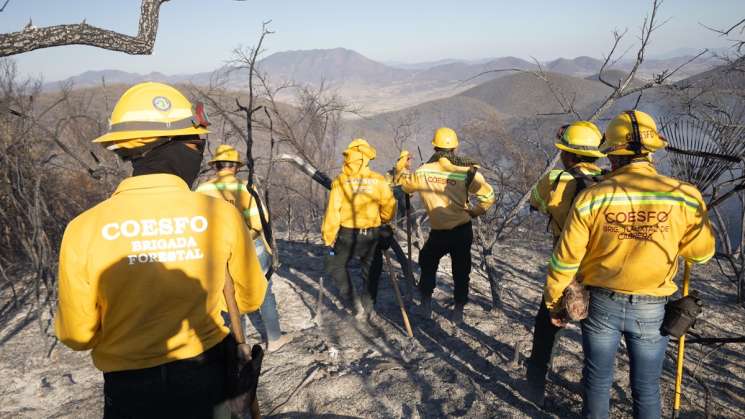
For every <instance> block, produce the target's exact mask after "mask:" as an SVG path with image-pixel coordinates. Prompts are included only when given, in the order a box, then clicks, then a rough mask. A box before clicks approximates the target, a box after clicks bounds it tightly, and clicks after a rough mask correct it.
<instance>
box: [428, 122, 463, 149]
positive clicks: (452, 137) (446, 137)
mask: <svg viewBox="0 0 745 419" xmlns="http://www.w3.org/2000/svg"><path fill="white" fill-rule="evenodd" d="M432 145H433V146H435V147H437V148H444V149H451V148H455V147H458V135H457V134H455V131H453V130H451V129H450V128H447V127H442V128H437V131H435V136H434V138H432Z"/></svg>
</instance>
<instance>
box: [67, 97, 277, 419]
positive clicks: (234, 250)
mask: <svg viewBox="0 0 745 419" xmlns="http://www.w3.org/2000/svg"><path fill="white" fill-rule="evenodd" d="M208 124H209V122H208V120H207V118H206V115H205V114H204V110H203V107H202V105H201V104H197V105H196V106H192V104H191V103H190V102H189V100H188V99H187V98H186V97H184V95H182V94H181V93H180V92H179V91H178V90H176V89H174V88H173V87H170V86H168V85H164V84H160V83H141V84H137V85H135V86H133V87H132V88H130V89H129V90H127V91H126V92H125V93H124V94H123V95H122V97H121V98H120V99H119V101H118V102H117V104H116V106H115V107H114V110H113V112H112V115H111V126H110V128H109V132H108V133H106V134H105V135H103V136H101V137H99V138H97V139H96V140H94V142H96V143H100V144H102V145H105V146H106V147H107V148H108V149H109V150H113V151H114V152H115V153H117V154H118V155H119V156H120V157H122V158H123V159H125V160H129V161H131V163H132V168H133V173H132V177H129V178H126V179H124V180H123V181H122V182H121V183H120V184H119V187H117V189H116V190H115V191H114V193H113V195H112V196H111V197H110V198H109V199H107V200H105V201H103V202H102V203H100V204H98V205H96V206H95V207H93V208H91V209H89V210H87V211H85V212H83V213H82V214H80V215H79V216H78V217H76V218H75V219H74V220H72V221H71V222H70V223H69V224H68V225H67V228H66V230H65V233H64V237H63V238H62V244H61V246H60V259H59V305H58V309H57V314H56V316H55V331H56V334H57V337H58V338H59V339H60V341H61V342H63V343H64V344H65V345H67V346H69V347H70V348H72V349H74V350H89V349H90V350H91V356H92V358H93V363H94V364H95V366H96V367H97V368H98V369H99V370H101V371H103V375H104V396H105V403H104V416H105V417H107V418H109V417H111V418H122V417H138V418H151V417H212V416H213V414H215V413H216V412H215V409H216V406H218V405H220V404H221V403H222V402H223V401H224V400H225V398H226V389H225V387H224V381H225V361H226V358H225V354H226V353H227V351H228V350H230V348H233V349H235V343H234V341H233V340H232V337H230V336H229V334H228V328H227V327H225V325H224V324H223V319H222V316H221V311H224V310H225V307H226V304H225V299H224V296H223V284H224V282H225V275H226V272H227V273H229V274H230V275H231V276H232V278H233V279H234V281H235V288H236V300H237V303H238V307H239V309H240V310H241V311H242V312H251V311H254V310H257V309H258V308H259V306H260V305H261V303H262V300H263V298H264V294H265V292H266V286H267V284H266V279H264V275H263V273H262V272H261V268H260V265H259V262H258V260H257V258H256V253H255V251H254V249H253V246H251V245H250V244H251V241H250V240H249V232H248V229H247V228H246V225H245V224H244V222H243V220H242V218H241V215H240V213H238V211H236V210H235V208H234V207H233V206H232V205H230V204H228V203H226V202H225V201H223V200H221V199H215V198H212V197H208V196H205V195H203V194H198V193H194V192H192V191H190V187H191V184H192V183H193V182H194V180H195V179H196V177H197V175H198V173H199V168H200V164H201V161H202V153H203V150H204V146H205V141H206V134H207V133H208V132H209V131H208V130H207V128H206V127H207V125H208Z"/></svg>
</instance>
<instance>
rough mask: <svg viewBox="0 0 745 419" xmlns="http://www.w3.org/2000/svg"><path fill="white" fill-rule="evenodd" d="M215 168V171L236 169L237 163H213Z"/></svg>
mask: <svg viewBox="0 0 745 419" xmlns="http://www.w3.org/2000/svg"><path fill="white" fill-rule="evenodd" d="M215 168H216V169H217V170H223V169H237V168H238V163H236V162H234V161H216V162H215Z"/></svg>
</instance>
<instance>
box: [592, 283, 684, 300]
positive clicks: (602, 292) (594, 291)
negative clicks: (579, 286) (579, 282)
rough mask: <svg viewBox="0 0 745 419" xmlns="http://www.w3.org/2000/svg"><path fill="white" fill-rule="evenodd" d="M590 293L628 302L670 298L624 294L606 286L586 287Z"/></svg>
mask: <svg viewBox="0 0 745 419" xmlns="http://www.w3.org/2000/svg"><path fill="white" fill-rule="evenodd" d="M587 289H588V290H589V291H590V293H592V294H600V295H605V296H606V297H609V298H610V299H612V300H620V301H628V302H630V303H635V302H642V301H645V302H651V303H664V302H666V301H667V300H669V299H670V296H655V295H638V294H626V293H623V292H616V291H613V290H609V289H607V288H601V287H587Z"/></svg>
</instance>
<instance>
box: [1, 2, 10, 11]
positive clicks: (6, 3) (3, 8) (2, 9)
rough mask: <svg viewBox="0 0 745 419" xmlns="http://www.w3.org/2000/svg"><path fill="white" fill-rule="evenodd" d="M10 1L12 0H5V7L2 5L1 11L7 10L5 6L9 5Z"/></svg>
mask: <svg viewBox="0 0 745 419" xmlns="http://www.w3.org/2000/svg"><path fill="white" fill-rule="evenodd" d="M8 3H10V0H5V3H3V7H0V12H4V11H5V6H7V5H8Z"/></svg>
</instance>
